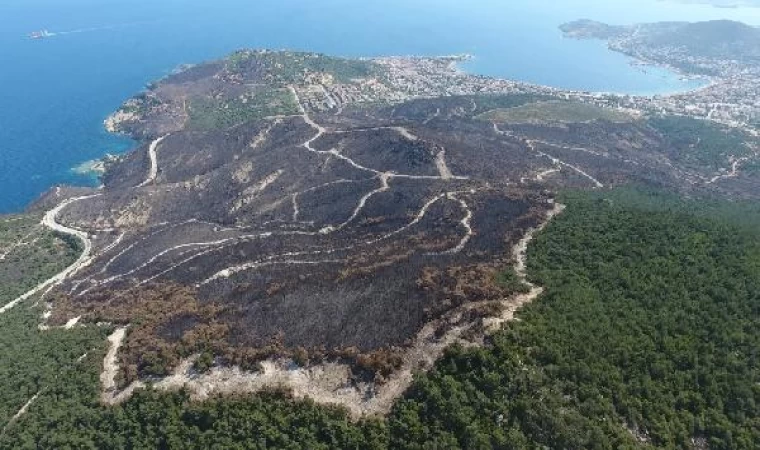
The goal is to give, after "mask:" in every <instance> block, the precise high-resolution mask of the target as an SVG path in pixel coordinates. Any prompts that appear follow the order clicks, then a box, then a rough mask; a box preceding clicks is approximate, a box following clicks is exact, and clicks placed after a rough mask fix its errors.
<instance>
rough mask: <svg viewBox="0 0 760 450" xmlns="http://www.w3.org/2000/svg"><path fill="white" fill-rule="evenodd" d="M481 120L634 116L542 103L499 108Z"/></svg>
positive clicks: (615, 119)
mask: <svg viewBox="0 0 760 450" xmlns="http://www.w3.org/2000/svg"><path fill="white" fill-rule="evenodd" d="M477 118H478V119H480V120H487V121H490V122H497V123H512V124H522V123H557V122H559V123H574V122H591V121H595V120H605V121H608V122H631V121H633V120H635V118H634V117H633V116H631V115H630V114H627V113H625V112H622V111H617V110H614V109H610V108H601V107H598V106H595V105H589V104H586V103H579V102H565V101H541V102H535V103H529V104H525V105H521V106H516V107H513V108H503V107H502V108H497V109H493V110H491V111H488V112H485V113H483V114H480V115H479V116H477Z"/></svg>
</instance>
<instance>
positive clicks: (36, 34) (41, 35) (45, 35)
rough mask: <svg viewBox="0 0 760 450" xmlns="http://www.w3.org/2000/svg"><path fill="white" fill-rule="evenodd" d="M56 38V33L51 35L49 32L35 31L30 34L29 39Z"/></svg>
mask: <svg viewBox="0 0 760 450" xmlns="http://www.w3.org/2000/svg"><path fill="white" fill-rule="evenodd" d="M53 36H55V33H51V32H49V31H48V30H40V31H33V32H31V33H29V39H35V40H37V39H46V38H49V37H53Z"/></svg>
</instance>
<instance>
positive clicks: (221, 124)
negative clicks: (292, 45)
mask: <svg viewBox="0 0 760 450" xmlns="http://www.w3.org/2000/svg"><path fill="white" fill-rule="evenodd" d="M298 112H299V109H298V105H297V104H296V100H295V98H294V97H293V94H292V93H291V92H290V91H289V90H288V89H269V88H264V89H257V90H254V91H252V92H250V93H249V94H247V95H245V96H244V98H242V99H241V98H235V99H227V100H214V99H197V100H193V101H192V102H190V104H189V113H190V121H189V123H188V125H187V127H188V129H196V130H216V129H227V128H230V127H234V126H237V125H241V124H244V123H246V122H250V121H253V120H257V119H262V118H264V117H271V116H279V115H292V114H298Z"/></svg>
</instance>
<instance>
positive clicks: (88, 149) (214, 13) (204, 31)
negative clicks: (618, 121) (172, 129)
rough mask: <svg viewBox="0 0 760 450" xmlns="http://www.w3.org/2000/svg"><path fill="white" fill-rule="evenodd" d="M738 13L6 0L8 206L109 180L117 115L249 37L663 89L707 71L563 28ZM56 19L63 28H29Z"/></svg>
mask: <svg viewBox="0 0 760 450" xmlns="http://www.w3.org/2000/svg"><path fill="white" fill-rule="evenodd" d="M578 18H590V19H596V20H601V21H607V22H610V23H615V24H626V23H633V22H643V21H659V20H706V19H715V18H731V19H737V20H744V21H745V22H749V23H753V24H757V23H760V13H758V10H756V9H748V8H735V9H718V8H712V7H710V6H705V5H701V6H697V5H685V4H680V3H677V2H664V1H659V0H630V1H617V2H608V1H601V0H509V1H506V0H479V1H474V0H468V1H461V0H383V1H369V2H356V1H354V0H320V1H317V0H309V1H307V0H276V1H275V0H259V1H250V0H214V1H211V0H130V1H122V0H66V1H60V0H3V1H2V2H0V213H4V212H13V211H19V210H21V209H23V208H24V207H25V206H26V205H27V204H28V203H29V202H30V201H32V200H33V199H34V198H36V197H37V196H39V195H40V194H41V193H42V192H44V191H45V190H46V189H48V188H50V187H51V186H54V185H56V184H61V183H68V184H77V185H95V184H97V182H98V181H97V178H96V177H95V176H93V175H86V174H82V173H81V172H77V171H74V170H72V168H74V167H77V166H79V165H81V164H82V163H83V162H85V161H88V160H92V159H96V158H100V157H102V156H104V155H105V154H107V153H121V152H124V151H127V150H129V149H130V148H132V147H133V146H134V145H135V143H134V142H132V141H130V140H129V139H126V138H123V137H119V136H113V135H110V134H108V133H106V132H105V131H104V129H103V120H104V119H105V118H106V117H107V116H108V114H109V113H111V112H112V111H114V110H115V109H116V108H118V107H119V105H120V104H121V103H122V102H123V101H124V100H125V99H127V98H128V97H130V96H132V95H134V94H135V93H137V92H139V91H140V90H141V89H143V88H144V86H145V85H146V83H148V82H150V81H151V80H154V79H156V78H159V77H162V76H164V75H166V74H168V73H170V72H171V71H172V70H173V69H174V68H175V67H177V66H178V65H180V64H183V63H196V62H200V61H204V60H209V59H215V58H218V57H221V56H223V55H225V54H227V53H229V52H231V51H233V50H235V49H239V48H244V47H256V48H270V49H296V50H310V51H318V52H325V53H330V54H335V55H343V56H350V57H351V56H380V55H446V54H453V53H471V54H473V55H475V57H476V59H475V60H474V61H472V62H470V63H468V64H467V65H466V66H465V68H466V70H469V71H472V72H474V73H480V74H485V75H491V76H496V77H503V78H510V79H517V80H522V81H527V82H532V83H539V84H546V85H552V86H556V87H562V88H570V89H582V90H590V91H607V92H620V93H632V94H661V93H668V92H677V91H683V90H688V89H692V88H695V87H697V86H698V85H699V82H698V81H693V80H692V81H688V80H682V79H681V78H680V77H679V76H678V75H677V74H673V73H670V72H668V71H665V70H662V69H656V68H647V69H642V68H640V67H634V66H632V65H631V64H630V63H631V61H630V60H629V59H628V58H626V57H625V56H622V55H619V54H616V53H614V52H610V51H609V50H607V48H606V46H605V44H604V43H602V42H594V41H575V40H570V39H565V38H563V37H562V34H561V33H560V31H559V30H558V28H557V27H558V26H559V25H560V24H561V23H563V22H566V21H570V20H574V19H578ZM41 29H47V30H49V31H50V32H52V33H55V35H54V36H52V37H50V38H48V39H44V40H39V41H32V40H29V39H26V38H25V36H26V35H27V34H28V33H29V32H31V31H36V30H41Z"/></svg>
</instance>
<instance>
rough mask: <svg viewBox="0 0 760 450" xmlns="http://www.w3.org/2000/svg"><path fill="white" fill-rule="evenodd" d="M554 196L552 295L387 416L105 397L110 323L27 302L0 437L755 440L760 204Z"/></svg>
mask: <svg viewBox="0 0 760 450" xmlns="http://www.w3.org/2000/svg"><path fill="white" fill-rule="evenodd" d="M561 201H562V202H563V203H565V204H566V205H567V206H568V207H567V209H566V211H565V212H564V213H563V214H562V215H560V216H559V217H557V218H556V219H555V220H554V221H553V222H552V223H551V224H550V225H549V226H548V227H547V228H546V229H545V230H544V231H543V232H542V233H541V234H539V235H538V236H537V238H536V239H535V240H534V242H533V244H532V245H531V247H530V249H529V271H530V276H531V278H532V281H534V282H535V283H538V284H541V285H543V286H545V288H546V291H545V293H544V294H543V295H542V296H541V297H540V298H539V299H538V300H537V301H536V302H534V303H533V304H531V305H529V306H528V307H526V308H525V309H524V310H523V311H522V312H521V313H520V314H519V320H517V321H514V322H511V323H510V324H509V325H508V326H506V327H505V329H504V330H502V331H501V332H499V333H497V334H496V335H494V336H493V338H492V340H491V342H490V343H489V344H488V345H487V346H486V347H485V348H481V349H463V348H453V349H451V350H450V351H449V352H448V353H447V355H446V356H445V357H444V358H443V359H442V360H440V361H439V363H438V364H437V366H436V368H435V369H434V370H433V371H432V372H430V373H428V374H419V375H417V377H416V382H415V384H414V386H413V387H412V388H411V389H410V390H409V392H407V394H406V395H405V397H404V398H403V399H401V400H400V401H398V403H397V404H396V406H395V408H394V410H393V412H392V413H391V415H390V416H389V417H387V418H384V419H369V420H365V421H362V422H358V423H355V422H352V421H351V420H350V419H349V418H348V417H347V415H346V414H345V413H344V412H343V411H341V410H339V409H335V408H327V407H323V406H318V405H315V404H314V403H312V402H309V401H306V402H303V401H302V402H293V401H291V400H289V399H288V398H287V394H286V393H268V394H264V395H259V396H253V397H250V396H249V397H245V398H226V399H213V400H210V401H207V402H204V403H191V402H190V401H189V400H188V397H187V395H186V394H185V393H182V392H179V393H174V394H165V393H158V392H154V391H150V390H146V391H142V392H139V393H138V394H137V395H136V396H134V397H133V398H132V399H131V400H130V401H128V402H126V403H125V404H123V405H121V406H118V407H114V408H105V407H102V406H100V405H99V402H98V395H99V385H98V374H99V370H100V364H101V363H102V358H103V354H104V352H105V348H106V345H105V335H107V332H108V330H107V329H103V330H100V329H93V328H79V329H75V330H72V331H68V332H64V331H53V332H40V331H39V330H38V329H37V323H38V318H39V314H40V311H38V310H35V309H30V308H29V305H26V306H24V307H19V308H16V309H14V310H12V311H11V312H9V313H7V314H4V315H0V359H1V360H2V365H0V430H1V431H0V448H9V449H10V448H14V449H16V448H29V449H32V448H51V449H52V448H55V449H66V448H72V449H73V448H130V449H138V448H146V449H147V448H173V449H192V448H198V449H213V448H218V449H227V448H230V449H248V448H260V449H305V448H308V449H387V448H393V449H456V448H466V449H491V448H498V449H546V448H549V449H638V448H641V449H645V448H662V449H708V448H709V449H711V450H721V449H757V448H760V360H759V359H758V354H757V353H758V349H760V226H758V225H760V208H759V207H758V206H756V205H751V204H741V203H729V202H726V201H708V200H699V201H696V200H684V199H681V198H678V197H675V196H673V195H670V194H664V193H660V192H652V191H647V190H643V189H634V188H621V189H616V190H612V191H600V192H593V193H588V192H586V193H580V192H569V193H565V194H563V195H562V197H561ZM42 278H44V277H42ZM0 300H2V301H0V303H5V302H6V301H7V300H8V299H5V298H3V299H0ZM85 354H86V356H84V357H83V358H82V357H81V355H85ZM35 393H39V397H38V398H37V399H36V401H35V402H34V403H33V404H32V405H31V406H30V407H29V408H28V410H27V412H26V414H24V415H23V416H21V417H20V418H19V419H18V420H15V421H14V420H11V419H10V418H11V417H12V416H13V414H15V412H16V411H18V409H19V408H20V407H21V406H22V405H23V404H24V403H25V402H26V401H27V400H28V399H29V398H30V397H31V396H33V395H35Z"/></svg>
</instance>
